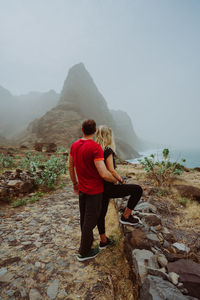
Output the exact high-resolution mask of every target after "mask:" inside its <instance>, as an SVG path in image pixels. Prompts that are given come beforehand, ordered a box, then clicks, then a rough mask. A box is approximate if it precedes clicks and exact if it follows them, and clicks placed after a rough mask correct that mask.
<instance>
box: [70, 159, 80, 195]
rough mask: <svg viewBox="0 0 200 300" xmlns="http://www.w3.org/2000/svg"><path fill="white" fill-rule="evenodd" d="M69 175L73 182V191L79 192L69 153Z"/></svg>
mask: <svg viewBox="0 0 200 300" xmlns="http://www.w3.org/2000/svg"><path fill="white" fill-rule="evenodd" d="M69 175H70V178H71V181H72V182H73V183H74V186H73V189H74V193H75V194H76V195H78V193H79V190H78V183H77V179H76V173H75V169H74V161H73V157H72V156H71V155H70V156H69Z"/></svg>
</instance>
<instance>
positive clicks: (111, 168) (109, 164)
mask: <svg viewBox="0 0 200 300" xmlns="http://www.w3.org/2000/svg"><path fill="white" fill-rule="evenodd" d="M105 162H106V167H107V169H108V171H109V172H110V173H111V174H112V175H113V176H114V177H115V178H116V179H117V180H118V181H120V182H123V179H122V178H121V177H120V176H119V174H117V172H116V171H115V168H114V165H113V154H110V155H109V156H108V157H107V158H106V161H105Z"/></svg>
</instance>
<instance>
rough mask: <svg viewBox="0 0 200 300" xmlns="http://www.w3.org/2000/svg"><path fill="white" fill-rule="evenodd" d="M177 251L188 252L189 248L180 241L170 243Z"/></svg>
mask: <svg viewBox="0 0 200 300" xmlns="http://www.w3.org/2000/svg"><path fill="white" fill-rule="evenodd" d="M172 246H173V247H174V248H175V249H176V251H177V252H178V253H182V254H188V253H189V252H190V248H188V247H187V246H186V245H184V244H182V243H174V244H173V245H172Z"/></svg>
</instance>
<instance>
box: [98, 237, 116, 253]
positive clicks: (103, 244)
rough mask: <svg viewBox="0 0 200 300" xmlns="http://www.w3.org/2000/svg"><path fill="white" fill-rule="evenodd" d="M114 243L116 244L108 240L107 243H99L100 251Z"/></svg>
mask: <svg viewBox="0 0 200 300" xmlns="http://www.w3.org/2000/svg"><path fill="white" fill-rule="evenodd" d="M113 243H114V241H113V240H111V239H109V238H107V241H106V242H105V243H103V242H100V243H99V249H100V250H103V249H105V248H106V247H108V246H111V245H113Z"/></svg>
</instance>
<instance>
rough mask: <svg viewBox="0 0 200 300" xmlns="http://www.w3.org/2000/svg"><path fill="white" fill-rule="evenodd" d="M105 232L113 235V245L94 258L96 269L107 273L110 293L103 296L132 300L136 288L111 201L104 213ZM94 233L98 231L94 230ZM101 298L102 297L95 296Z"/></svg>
mask: <svg viewBox="0 0 200 300" xmlns="http://www.w3.org/2000/svg"><path fill="white" fill-rule="evenodd" d="M106 234H107V236H113V237H114V240H115V245H114V246H112V247H109V248H107V249H105V250H103V251H102V252H101V253H100V254H99V255H98V256H97V258H96V263H97V265H98V270H100V271H102V272H103V274H106V275H107V278H108V284H109V285H110V292H111V295H110V296H108V297H107V298H105V299H106V300H108V299H115V300H134V299H137V298H136V297H134V294H135V295H137V289H136V287H135V286H134V284H133V282H132V281H131V279H130V267H129V264H128V262H127V260H126V258H125V255H124V240H123V237H122V235H121V231H120V228H119V221H118V215H117V213H116V209H115V206H114V202H113V201H111V202H110V204H109V208H108V213H107V215H106ZM95 235H97V239H98V233H97V232H96V231H95ZM95 299H101V300H103V298H98V297H97V298H95Z"/></svg>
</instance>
